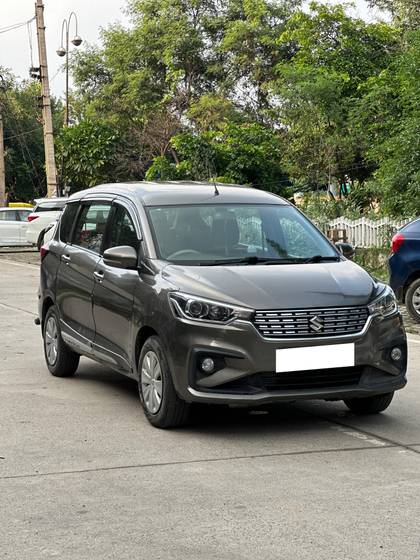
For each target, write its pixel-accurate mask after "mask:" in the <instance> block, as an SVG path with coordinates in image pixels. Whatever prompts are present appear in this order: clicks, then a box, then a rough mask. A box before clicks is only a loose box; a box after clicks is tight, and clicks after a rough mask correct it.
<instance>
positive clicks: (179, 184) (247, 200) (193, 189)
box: [70, 181, 290, 206]
mask: <svg viewBox="0 0 420 560" xmlns="http://www.w3.org/2000/svg"><path fill="white" fill-rule="evenodd" d="M216 188H217V191H216ZM101 194H104V195H113V194H115V195H121V196H126V197H128V198H131V199H135V200H136V201H138V202H140V203H141V204H143V206H170V205H176V204H181V205H182V204H206V203H207V204H226V203H236V204H285V205H288V204H290V203H289V202H288V201H286V200H285V199H283V198H281V197H279V196H277V195H275V194H272V193H268V192H266V191H262V190H258V189H254V188H252V187H245V186H241V185H227V184H226V183H204V182H198V181H167V182H152V181H141V182H138V183H134V182H133V183H114V184H107V185H98V186H97V187H92V188H90V189H86V190H84V191H81V192H79V193H75V194H74V195H72V196H71V197H70V200H76V199H80V198H83V197H90V196H94V195H95V196H97V195H101Z"/></svg>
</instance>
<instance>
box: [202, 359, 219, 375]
mask: <svg viewBox="0 0 420 560" xmlns="http://www.w3.org/2000/svg"><path fill="white" fill-rule="evenodd" d="M200 367H201V369H202V371H204V373H212V372H213V371H214V368H215V364H214V360H213V358H204V359H203V360H202V361H201V364H200Z"/></svg>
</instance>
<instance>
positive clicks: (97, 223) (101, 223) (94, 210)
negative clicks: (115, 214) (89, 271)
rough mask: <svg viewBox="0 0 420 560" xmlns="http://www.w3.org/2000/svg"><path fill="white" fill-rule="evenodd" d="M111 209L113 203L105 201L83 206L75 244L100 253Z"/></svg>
mask: <svg viewBox="0 0 420 560" xmlns="http://www.w3.org/2000/svg"><path fill="white" fill-rule="evenodd" d="M110 210H111V205H110V204H104V203H101V204H89V205H84V206H82V211H81V212H80V214H79V218H78V220H77V224H76V229H75V231H74V234H73V244H74V245H78V246H79V247H83V248H84V249H89V250H90V251H94V252H95V253H100V251H101V245H102V239H103V236H104V232H105V227H106V222H107V220H108V215H109V212H110Z"/></svg>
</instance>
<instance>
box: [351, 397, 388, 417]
mask: <svg viewBox="0 0 420 560" xmlns="http://www.w3.org/2000/svg"><path fill="white" fill-rule="evenodd" d="M393 398H394V393H393V392H392V393H385V394H383V395H375V396H374V397H364V398H361V399H346V400H345V401H344V403H345V405H346V406H347V407H348V408H349V409H350V410H351V411H352V412H355V413H356V414H378V413H379V412H383V411H384V410H386V409H387V408H388V406H389V405H390V404H391V401H392V399H393Z"/></svg>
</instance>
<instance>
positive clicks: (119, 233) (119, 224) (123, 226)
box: [105, 206, 139, 251]
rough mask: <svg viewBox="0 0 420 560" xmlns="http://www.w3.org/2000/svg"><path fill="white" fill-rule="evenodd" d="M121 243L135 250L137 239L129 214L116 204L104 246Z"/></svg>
mask: <svg viewBox="0 0 420 560" xmlns="http://www.w3.org/2000/svg"><path fill="white" fill-rule="evenodd" d="M121 245H128V246H129V247H133V248H134V249H135V250H136V251H137V250H138V248H139V239H138V237H137V233H136V228H135V227H134V224H133V220H132V219H131V217H130V214H129V213H128V211H127V210H126V209H125V208H123V207H122V206H117V207H116V209H115V213H114V217H113V220H112V223H111V228H110V233H109V241H108V243H107V244H106V247H105V248H106V249H110V248H111V247H119V246H121Z"/></svg>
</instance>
